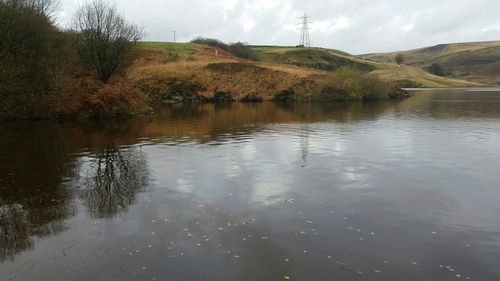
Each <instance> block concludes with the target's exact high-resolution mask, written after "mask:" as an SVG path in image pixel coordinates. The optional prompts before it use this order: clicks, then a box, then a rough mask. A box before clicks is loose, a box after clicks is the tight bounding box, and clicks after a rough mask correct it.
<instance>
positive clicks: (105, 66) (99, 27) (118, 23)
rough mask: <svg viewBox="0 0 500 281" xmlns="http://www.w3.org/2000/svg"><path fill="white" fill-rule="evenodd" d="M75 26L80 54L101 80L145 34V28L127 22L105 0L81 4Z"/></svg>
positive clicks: (108, 76) (110, 72) (120, 62)
mask: <svg viewBox="0 0 500 281" xmlns="http://www.w3.org/2000/svg"><path fill="white" fill-rule="evenodd" d="M73 27H74V29H75V31H76V32H77V33H76V42H77V46H78V50H79V53H80V57H81V59H82V60H83V62H84V63H85V64H87V65H88V66H89V67H91V68H92V69H93V70H94V71H95V72H96V73H97V75H98V76H99V79H100V80H101V81H102V82H104V83H107V82H108V81H109V79H110V78H111V76H112V75H113V73H115V72H116V70H117V69H118V67H119V66H120V65H121V64H122V63H123V61H124V59H125V58H126V56H127V54H129V53H130V51H131V50H132V49H133V48H134V47H135V45H136V43H137V41H139V40H140V39H141V38H142V36H143V32H142V30H141V29H140V28H139V27H138V26H137V25H134V24H131V23H129V22H127V21H126V20H125V19H124V18H123V17H122V16H121V15H120V14H119V13H118V12H117V10H116V8H115V7H114V6H110V5H109V4H107V3H106V2H103V1H102V0H94V1H92V2H90V3H88V4H86V5H84V6H82V7H81V8H80V9H79V10H78V12H77V14H76V17H75V20H74V24H73Z"/></svg>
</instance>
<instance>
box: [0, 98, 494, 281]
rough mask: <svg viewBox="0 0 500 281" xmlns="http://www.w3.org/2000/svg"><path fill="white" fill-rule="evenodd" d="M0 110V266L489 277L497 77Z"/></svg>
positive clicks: (70, 275)
mask: <svg viewBox="0 0 500 281" xmlns="http://www.w3.org/2000/svg"><path fill="white" fill-rule="evenodd" d="M495 90H496V89H492V90H491V91H485V90H481V89H479V90H476V91H474V90H472V91H461V90H447V91H441V90H439V91H438V90H432V91H417V92H415V96H413V97H412V98H409V99H407V100H403V101H397V102H396V101H387V102H376V103H367V104H361V103H349V104H334V103H332V104H301V105H280V104H273V103H263V104H229V105H213V104H210V105H198V106H182V107H172V108H167V109H165V110H163V111H162V112H159V113H158V114H157V115H155V116H154V117H148V118H136V119H133V120H127V121H124V120H123V121H109V122H94V123H91V122H88V123H77V122H15V123H5V124H2V125H0V136H1V138H0V227H1V228H0V280H2V281H3V280H22V281H31V280H36V281H43V280H47V281H49V280H50V281H55V280H82V281H83V280H85V281H87V280H107V281H109V280H190V281H196V280H203V281H207V280H214V281H215V280H218V281H220V280H222V281H225V280H227V281H229V280H259V281H267V280H304V281H310V280H380V281H382V280H384V281H392V280H394V281H400V280H405V281H411V280H415V281H422V280H436V281H446V280H482V281H494V280H500V266H499V264H500V203H499V200H500V172H499V171H500V92H495Z"/></svg>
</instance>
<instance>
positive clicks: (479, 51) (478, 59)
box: [360, 41, 500, 85]
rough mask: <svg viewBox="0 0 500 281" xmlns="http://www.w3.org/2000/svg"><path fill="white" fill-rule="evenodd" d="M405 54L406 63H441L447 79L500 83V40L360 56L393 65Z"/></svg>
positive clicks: (419, 65)
mask: <svg viewBox="0 0 500 281" xmlns="http://www.w3.org/2000/svg"><path fill="white" fill-rule="evenodd" d="M398 54H402V55H403V56H404V58H405V61H404V64H405V65H410V66H415V67H418V68H422V69H428V68H429V67H430V66H431V65H432V64H434V63H437V64H439V65H440V66H441V67H442V69H443V71H444V74H445V76H446V77H451V78H457V79H463V80H467V81H472V82H478V83H483V84H490V85H499V84H500V41H489V42H471V43H456V44H440V45H436V46H432V47H427V48H421V49H415V50H410V51H402V52H391V53H379V54H366V55H361V56H360V57H362V58H365V59H369V60H373V61H378V62H384V63H388V62H393V61H394V59H395V57H396V55H398Z"/></svg>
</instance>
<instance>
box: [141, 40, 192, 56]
mask: <svg viewBox="0 0 500 281" xmlns="http://www.w3.org/2000/svg"><path fill="white" fill-rule="evenodd" d="M138 46H139V48H147V49H154V50H162V51H168V52H176V53H180V54H195V53H197V52H198V51H199V50H200V47H199V46H198V45H196V44H191V43H172V42H139V43H138Z"/></svg>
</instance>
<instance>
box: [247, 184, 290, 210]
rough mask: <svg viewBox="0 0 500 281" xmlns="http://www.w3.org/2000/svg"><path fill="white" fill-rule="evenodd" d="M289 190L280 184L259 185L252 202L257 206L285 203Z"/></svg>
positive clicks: (256, 187)
mask: <svg viewBox="0 0 500 281" xmlns="http://www.w3.org/2000/svg"><path fill="white" fill-rule="evenodd" d="M287 191H288V188H287V187H286V186H285V185H284V184H280V183H257V184H256V185H255V187H254V189H253V194H252V201H253V202H254V203H257V204H261V205H265V206H269V205H273V204H277V203H279V202H283V200H284V197H283V194H285V193H286V192H287Z"/></svg>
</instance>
